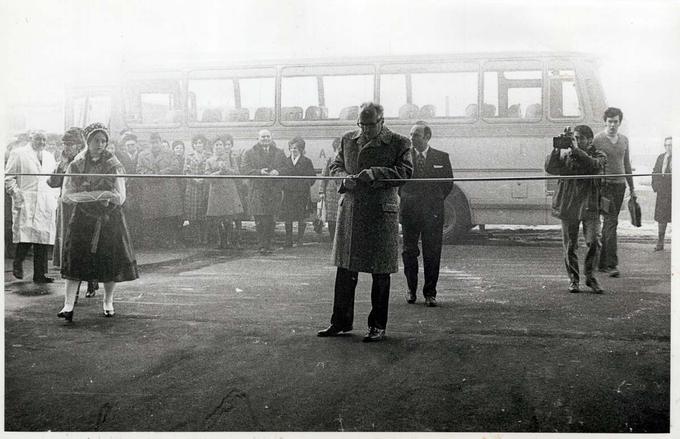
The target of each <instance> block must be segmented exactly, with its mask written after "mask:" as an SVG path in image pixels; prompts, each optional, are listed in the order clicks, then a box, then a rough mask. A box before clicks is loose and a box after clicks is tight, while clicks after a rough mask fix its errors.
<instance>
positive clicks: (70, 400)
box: [5, 228, 670, 432]
mask: <svg viewBox="0 0 680 439" xmlns="http://www.w3.org/2000/svg"><path fill="white" fill-rule="evenodd" d="M504 233H506V232H503V231H502V230H496V229H493V228H492V229H490V230H489V229H487V232H485V233H480V232H476V233H473V234H472V235H471V237H470V238H468V239H467V240H465V241H464V242H463V243H462V244H461V245H455V246H445V248H444V251H443V257H442V270H441V277H440V283H439V294H438V300H439V302H440V306H439V307H437V308H426V307H425V306H424V305H423V298H422V297H418V301H417V303H416V304H414V305H409V304H407V303H406V301H405V300H404V298H403V292H404V291H405V281H404V279H403V275H401V274H396V275H393V277H392V279H393V281H392V296H391V300H390V320H389V323H388V328H387V335H388V338H387V339H386V340H385V341H383V342H380V343H375V344H365V343H362V342H361V338H362V335H363V332H364V329H365V328H364V326H365V321H366V317H367V315H368V311H369V307H370V301H369V290H370V276H369V275H366V274H362V275H360V280H359V285H358V287H357V301H356V309H355V322H354V328H355V331H354V332H352V333H350V334H348V335H346V336H342V337H337V338H332V339H322V338H318V337H316V331H317V330H319V329H322V328H323V327H325V326H326V325H327V324H328V321H329V318H330V313H331V307H332V287H333V280H334V273H335V268H334V267H332V266H331V264H330V262H329V252H330V245H329V243H328V242H325V241H319V240H318V239H317V237H314V239H315V242H310V243H308V244H306V245H304V246H303V247H301V248H293V249H287V250H283V249H279V250H277V251H276V252H275V253H274V254H273V255H271V256H267V257H262V256H260V255H257V254H255V252H254V251H252V250H246V251H243V252H236V251H223V252H220V251H216V250H211V251H197V252H194V253H191V254H190V255H188V256H183V257H181V258H165V259H163V258H161V257H157V258H156V260H155V261H154V263H150V264H147V265H145V266H143V267H142V277H141V279H139V280H138V281H135V282H129V283H124V284H120V285H119V287H118V292H117V296H116V304H115V306H116V316H115V317H114V318H110V319H107V318H104V317H103V316H102V313H101V295H100V294H99V293H98V295H97V296H96V297H94V298H84V297H83V298H81V299H80V300H79V303H78V305H77V307H76V310H75V318H74V321H73V323H71V324H68V323H65V322H64V321H63V320H60V319H57V317H56V312H57V311H58V310H59V309H60V308H61V304H62V300H63V299H62V288H63V282H62V281H58V282H57V283H55V284H54V285H50V286H48V287H46V288H39V289H36V288H35V286H34V285H33V284H31V283H30V282H21V281H14V280H11V279H8V281H7V282H6V283H5V391H6V393H5V429H6V430H10V431H46V430H51V431H369V432H370V431H499V432H516V431H524V432H554V431H560V432H664V431H668V429H669V407H670V251H666V252H654V251H653V250H652V249H653V243H652V241H650V240H648V239H638V238H636V237H632V238H630V239H627V238H623V239H622V241H624V242H623V243H622V244H621V246H620V255H621V259H622V262H621V266H620V268H621V271H622V277H621V278H618V279H614V278H609V277H606V276H604V275H602V276H600V281H601V284H602V286H603V287H604V288H605V290H606V294H604V295H595V294H591V293H588V292H583V293H580V294H570V293H568V292H567V290H566V287H567V285H568V282H567V279H566V275H565V273H564V268H563V264H562V260H561V256H560V255H561V249H560V246H559V241H558V240H557V239H556V236H557V237H558V236H559V235H558V234H557V233H558V232H556V231H555V230H554V229H548V230H543V231H536V230H528V231H526V232H523V233H524V234H523V233H522V232H520V233H509V232H508V236H505V237H504V235H503V234H504ZM531 233H534V234H538V235H537V236H533V237H532V236H528V235H531ZM518 236H523V238H518ZM309 237H310V238H313V235H311V234H310V235H309ZM580 256H581V257H583V249H581V251H580ZM149 260H150V259H149ZM29 265H30V263H28V262H27V264H26V266H27V268H29ZM28 278H29V279H30V277H28ZM583 288H584V289H585V287H583Z"/></svg>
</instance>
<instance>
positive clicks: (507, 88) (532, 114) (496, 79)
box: [482, 70, 543, 121]
mask: <svg viewBox="0 0 680 439" xmlns="http://www.w3.org/2000/svg"><path fill="white" fill-rule="evenodd" d="M542 77H543V73H542V72H541V71H540V70H507V71H487V72H484V107H482V117H484V118H487V119H518V120H521V119H525V120H526V119H529V120H532V121H535V120H540V118H541V116H542V114H541V112H540V109H541V107H542V104H541V102H542V93H543V80H542ZM491 108H493V111H491ZM529 108H531V111H530V110H529ZM522 109H524V111H523V110H522ZM537 110H539V111H537Z"/></svg>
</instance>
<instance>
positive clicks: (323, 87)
mask: <svg viewBox="0 0 680 439" xmlns="http://www.w3.org/2000/svg"><path fill="white" fill-rule="evenodd" d="M368 72H371V73H368ZM373 81H374V75H373V73H372V67H368V66H337V67H335V66H330V67H323V66H322V67H318V68H316V67H314V68H304V67H290V68H284V69H283V76H282V78H281V120H282V121H284V122H286V121H314V120H326V119H331V120H333V119H334V120H351V121H352V122H354V121H355V120H356V117H357V114H358V108H359V107H358V105H359V104H360V103H362V102H366V101H371V100H373Z"/></svg>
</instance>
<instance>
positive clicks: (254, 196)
mask: <svg viewBox="0 0 680 439" xmlns="http://www.w3.org/2000/svg"><path fill="white" fill-rule="evenodd" d="M285 159H286V156H285V154H284V153H283V151H282V150H280V149H279V148H277V147H276V143H275V142H274V141H273V140H272V134H271V133H270V132H269V130H261V131H260V132H259V133H258V142H257V143H256V144H255V145H254V146H253V147H252V148H251V149H249V150H248V151H246V153H245V156H244V157H243V173H244V174H248V175H262V176H277V175H279V172H280V169H281V167H282V166H283V163H284V161H285ZM280 205H281V185H280V183H279V182H278V181H276V180H272V181H265V180H264V179H254V180H253V181H252V182H251V191H250V208H251V212H250V213H251V214H252V215H253V216H254V217H255V228H256V231H257V240H258V246H259V251H260V254H269V253H271V252H272V248H271V245H272V239H273V237H274V227H275V225H276V224H275V222H274V216H275V215H276V210H277V209H278V208H279V206H280Z"/></svg>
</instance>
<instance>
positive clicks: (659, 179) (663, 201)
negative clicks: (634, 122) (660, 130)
mask: <svg viewBox="0 0 680 439" xmlns="http://www.w3.org/2000/svg"><path fill="white" fill-rule="evenodd" d="M663 146H664V148H665V150H666V151H665V152H664V153H663V154H661V155H660V156H659V157H657V159H656V163H655V164H654V170H653V171H652V189H654V192H656V206H655V207H654V221H656V222H657V223H659V239H658V240H657V242H656V247H655V250H657V251H659V250H663V245H664V240H665V239H666V227H667V226H668V223H670V222H671V212H672V209H671V204H672V201H673V176H672V175H671V174H672V172H673V156H672V149H673V138H672V137H666V138H665V139H664V141H663Z"/></svg>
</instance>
